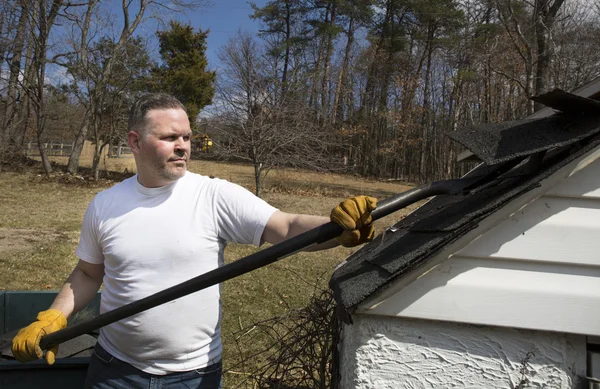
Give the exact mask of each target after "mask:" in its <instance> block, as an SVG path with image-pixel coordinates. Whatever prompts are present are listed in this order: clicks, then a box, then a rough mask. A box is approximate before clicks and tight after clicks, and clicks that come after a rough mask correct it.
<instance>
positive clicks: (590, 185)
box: [546, 160, 600, 199]
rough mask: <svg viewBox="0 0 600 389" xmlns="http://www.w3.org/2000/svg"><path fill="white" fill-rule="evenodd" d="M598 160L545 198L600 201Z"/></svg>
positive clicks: (552, 190) (599, 164) (599, 167)
mask: <svg viewBox="0 0 600 389" xmlns="http://www.w3.org/2000/svg"><path fill="white" fill-rule="evenodd" d="M599 173H600V160H595V161H594V162H592V163H590V164H589V165H588V166H586V167H585V168H584V169H582V170H580V171H578V172H577V173H576V174H574V175H573V176H571V177H569V178H568V179H566V180H565V181H563V182H562V183H561V184H560V185H558V186H556V187H555V188H554V189H551V190H550V191H548V192H547V194H546V195H547V196H559V197H575V198H579V197H585V198H595V199H600V176H598V174H599Z"/></svg>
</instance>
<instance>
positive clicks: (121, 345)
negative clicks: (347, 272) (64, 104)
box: [13, 94, 376, 389]
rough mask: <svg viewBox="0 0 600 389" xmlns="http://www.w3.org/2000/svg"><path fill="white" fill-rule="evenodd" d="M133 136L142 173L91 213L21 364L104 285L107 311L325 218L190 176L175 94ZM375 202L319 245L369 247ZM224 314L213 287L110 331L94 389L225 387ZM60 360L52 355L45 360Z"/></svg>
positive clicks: (139, 117)
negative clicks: (231, 245)
mask: <svg viewBox="0 0 600 389" xmlns="http://www.w3.org/2000/svg"><path fill="white" fill-rule="evenodd" d="M128 129H129V133H128V135H127V140H128V143H129V147H130V148H131V151H132V153H133V155H134V158H135V163H136V167H137V175H136V176H134V177H132V178H129V179H127V180H125V181H123V182H121V183H119V184H117V185H115V186H113V187H112V188H110V189H107V190H105V191H103V192H100V193H99V194H98V195H97V196H96V197H95V198H94V199H93V200H92V202H91V203H90V205H89V206H88V209H87V210H86V213H85V216H84V219H83V226H82V231H81V237H80V241H79V245H78V247H77V251H76V254H77V256H78V257H79V258H80V259H79V262H78V263H77V265H76V267H75V269H74V270H73V272H72V273H71V275H70V276H69V278H68V279H67V281H66V283H65V285H64V286H63V287H62V289H61V290H60V292H59V294H58V295H57V297H56V299H55V300H54V302H53V303H52V305H51V306H50V309H48V310H46V311H43V312H40V313H39V314H38V317H37V321H36V322H34V323H32V324H31V325H29V326H28V327H25V328H24V329H22V330H21V331H20V332H19V333H18V334H17V336H16V337H15V338H14V340H13V354H14V355H15V357H16V358H17V359H18V360H20V361H22V362H26V361H31V360H34V359H38V358H41V357H42V356H43V351H42V350H41V349H40V347H39V341H40V339H41V337H42V336H44V335H47V334H49V333H51V332H54V331H57V330H60V329H62V328H64V327H65V326H66V324H67V319H66V318H67V317H69V315H71V314H72V313H73V312H77V311H78V310H80V309H82V308H83V307H84V306H85V305H86V304H87V303H88V302H89V301H90V300H91V299H92V298H93V296H94V295H95V294H96V292H97V291H98V289H99V288H100V286H101V285H102V283H104V288H103V291H102V296H101V307H100V311H101V312H102V313H103V312H107V311H110V310H113V309H116V308H118V307H120V306H122V305H125V304H129V303H131V302H134V301H137V300H140V299H142V298H144V297H146V296H148V295H151V294H153V293H156V292H158V291H160V290H163V289H166V288H168V287H171V286H173V285H176V284H179V283H181V282H184V281H186V280H188V279H190V278H193V277H195V276H198V275H200V274H203V273H206V272H208V271H210V270H213V269H215V268H217V267H218V266H220V265H222V264H223V250H224V248H225V245H226V243H227V242H236V243H247V244H250V243H252V244H255V245H257V246H260V245H261V244H262V243H263V242H269V243H273V244H276V243H278V242H281V241H283V240H285V239H288V238H290V237H293V236H295V235H298V234H300V233H302V232H304V231H307V230H309V229H312V228H315V227H317V226H319V225H322V224H324V223H326V222H328V221H329V219H327V218H324V217H318V216H309V215H297V214H289V213H285V212H281V211H279V210H277V209H275V208H274V207H272V206H271V205H269V204H267V203H266V202H264V201H263V200H261V199H259V198H258V197H256V196H254V195H253V194H252V193H250V192H249V191H247V190H245V189H244V188H242V187H240V186H238V185H235V184H232V183H229V182H227V181H224V180H220V179H211V178H208V177H205V176H201V175H198V174H193V173H190V172H187V162H188V160H189V156H190V138H191V135H192V132H191V129H190V122H189V119H188V116H187V113H186V111H185V108H184V106H183V105H182V104H181V103H180V102H179V101H178V100H177V99H175V98H174V97H172V96H169V95H165V94H148V95H145V96H143V97H142V98H140V99H139V100H138V101H137V102H136V103H135V104H134V105H133V107H132V109H131V113H130V117H129V123H128ZM375 206H376V200H375V199H374V198H370V197H365V196H360V197H357V198H353V199H348V200H346V201H344V202H343V203H341V204H340V205H339V206H337V207H336V208H335V209H334V210H333V211H332V215H331V220H334V221H336V222H337V223H338V224H340V225H342V226H343V227H344V229H345V232H344V233H343V234H342V235H341V236H340V237H339V238H338V239H337V241H329V242H325V243H323V244H321V245H320V246H318V247H316V248H315V249H324V248H329V247H333V246H335V245H337V244H338V242H339V243H341V244H343V245H345V246H355V245H358V244H361V243H364V242H366V241H368V240H370V239H372V237H373V226H372V223H371V217H370V212H371V211H372V210H373V209H374V208H375ZM220 318H221V302H220V286H219V285H215V286H212V287H210V288H206V289H204V290H201V291H199V292H196V293H193V294H190V295H188V296H184V297H182V298H179V299H177V300H175V301H172V302H170V303H166V304H163V305H160V306H158V307H155V308H152V309H149V310H147V311H144V312H141V313H139V314H136V315H133V316H131V317H129V318H126V319H123V320H120V321H118V322H116V323H113V324H110V325H108V326H106V327H104V328H102V329H101V331H100V337H99V338H98V343H97V345H96V347H95V349H94V354H93V356H92V359H91V362H90V366H89V370H88V375H87V381H86V388H93V389H100V388H147V387H154V386H157V385H162V386H160V387H163V386H164V387H169V388H170V387H174V388H179V387H186V388H191V387H193V388H218V387H220V382H221V337H220ZM56 352H57V347H54V348H53V349H50V350H47V352H46V354H45V358H46V360H47V362H48V363H49V364H52V363H54V359H55V355H56Z"/></svg>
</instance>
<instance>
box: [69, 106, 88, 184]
mask: <svg viewBox="0 0 600 389" xmlns="http://www.w3.org/2000/svg"><path fill="white" fill-rule="evenodd" d="M88 117H89V109H88V110H86V112H85V116H84V118H83V123H82V124H81V128H80V129H79V133H78V134H77V138H75V142H74V143H73V149H72V150H71V155H69V163H68V164H67V172H68V173H70V174H77V171H78V170H79V160H80V158H81V151H82V150H83V145H84V143H85V140H86V138H87V133H88V128H89V127H88Z"/></svg>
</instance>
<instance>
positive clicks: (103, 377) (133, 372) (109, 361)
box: [85, 344, 222, 389]
mask: <svg viewBox="0 0 600 389" xmlns="http://www.w3.org/2000/svg"><path fill="white" fill-rule="evenodd" d="M221 374H222V367H221V361H219V362H217V363H215V364H212V365H210V366H207V367H205V368H202V369H198V370H191V371H186V372H180V373H179V372H178V373H171V374H167V375H154V374H148V373H144V372H143V371H141V370H139V369H137V368H135V367H133V366H131V365H130V364H128V363H126V362H123V361H121V360H120V359H117V358H115V357H113V356H112V355H111V354H109V353H108V351H106V350H105V349H104V348H102V346H100V344H96V347H95V348H94V353H93V354H92V358H91V360H90V366H89V367H88V372H87V378H86V381H85V389H163V388H164V389H171V388H176V389H180V388H186V389H187V388H194V389H221Z"/></svg>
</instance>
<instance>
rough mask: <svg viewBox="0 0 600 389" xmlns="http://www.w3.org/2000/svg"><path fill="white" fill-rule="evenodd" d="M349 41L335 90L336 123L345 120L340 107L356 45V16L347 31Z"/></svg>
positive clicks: (352, 17) (333, 120)
mask: <svg viewBox="0 0 600 389" xmlns="http://www.w3.org/2000/svg"><path fill="white" fill-rule="evenodd" d="M347 35H348V39H347V41H346V48H345V50H344V59H343V60H342V69H341V70H340V75H339V77H338V82H337V86H336V89H335V96H334V99H333V109H332V112H331V121H332V122H333V123H335V122H336V121H337V120H338V119H343V113H340V111H339V106H340V101H341V95H342V94H345V93H346V88H347V84H346V83H347V74H348V66H349V64H350V51H351V49H352V44H353V43H354V15H351V16H350V21H349V22H348V30H347Z"/></svg>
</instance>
